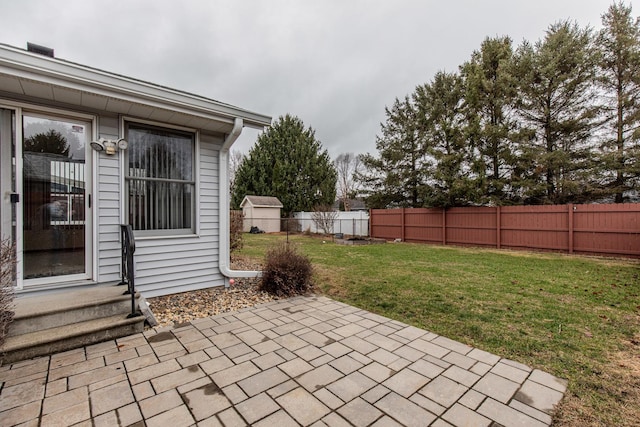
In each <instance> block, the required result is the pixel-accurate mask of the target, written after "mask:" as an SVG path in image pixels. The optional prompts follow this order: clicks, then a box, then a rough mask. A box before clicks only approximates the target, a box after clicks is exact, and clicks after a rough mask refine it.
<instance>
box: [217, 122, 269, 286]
mask: <svg viewBox="0 0 640 427" xmlns="http://www.w3.org/2000/svg"><path fill="white" fill-rule="evenodd" d="M243 125H244V122H243V120H242V119H241V118H239V117H236V118H235V120H234V122H233V129H232V130H231V133H229V135H227V137H226V138H225V140H224V143H223V144H222V148H221V149H220V154H219V155H218V157H219V159H220V164H219V169H220V183H219V186H220V197H219V201H220V230H219V232H218V235H219V236H220V237H219V239H220V240H219V248H220V252H219V257H218V268H219V269H220V273H222V274H223V275H224V276H225V282H224V286H225V288H228V287H229V278H231V277H260V275H261V274H262V272H260V271H243V270H232V269H231V267H230V265H231V249H230V248H229V208H230V206H229V150H230V148H231V146H232V145H233V143H234V142H235V141H236V139H238V137H239V136H240V134H241V133H242V127H243Z"/></svg>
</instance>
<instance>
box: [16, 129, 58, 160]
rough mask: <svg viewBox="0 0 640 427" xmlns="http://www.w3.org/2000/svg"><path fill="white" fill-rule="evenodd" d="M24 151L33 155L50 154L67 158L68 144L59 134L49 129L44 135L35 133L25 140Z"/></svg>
mask: <svg viewBox="0 0 640 427" xmlns="http://www.w3.org/2000/svg"><path fill="white" fill-rule="evenodd" d="M24 151H29V152H33V153H51V154H60V155H62V156H65V157H67V156H69V143H68V142H67V138H65V137H64V136H63V135H62V134H61V133H60V132H58V131H57V130H54V129H49V130H48V131H46V132H44V133H37V134H35V135H33V136H30V137H28V138H25V140H24Z"/></svg>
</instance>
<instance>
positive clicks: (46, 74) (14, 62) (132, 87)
mask: <svg viewBox="0 0 640 427" xmlns="http://www.w3.org/2000/svg"><path fill="white" fill-rule="evenodd" d="M0 73H4V74H8V75H13V76H16V77H19V78H25V79H30V80H35V81H40V82H44V83H48V84H52V85H57V86H62V87H68V88H71V89H76V90H81V91H87V92H90V93H95V94H98V95H102V96H108V97H112V98H117V99H122V100H125V101H129V102H134V103H142V104H146V105H151V106H154V107H157V108H164V109H170V110H172V111H179V112H183V113H186V114H191V115H195V116H198V117H203V118H206V119H213V120H218V121H222V122H224V123H229V124H233V122H234V119H235V118H237V117H241V118H242V119H243V121H244V124H245V126H248V127H252V128H257V129H263V128H264V127H266V126H269V125H270V124H271V117H269V116H265V115H262V114H258V113H253V112H251V111H247V110H243V109H241V108H238V107H234V106H232V105H228V104H224V103H221V102H218V101H215V100H212V99H208V98H204V97H201V96H198V95H193V94H190V93H187V92H181V91H178V90H175V89H171V88H167V87H164V86H159V85H154V84H151V83H147V82H144V81H141V80H135V79H132V78H129V77H125V76H120V75H117V74H112V73H108V72H105V71H102V70H98V69H94V68H90V67H86V66H82V65H79V64H75V63H71V62H67V61H61V60H58V59H55V58H48V57H44V56H42V55H39V54H34V53H31V52H26V51H23V50H21V49H17V48H13V47H10V46H6V45H0ZM221 119H222V120H221Z"/></svg>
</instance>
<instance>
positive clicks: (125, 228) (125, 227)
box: [119, 224, 140, 317]
mask: <svg viewBox="0 0 640 427" xmlns="http://www.w3.org/2000/svg"><path fill="white" fill-rule="evenodd" d="M120 233H121V236H122V281H121V282H120V283H119V285H127V290H126V291H125V292H124V293H123V295H131V314H129V315H128V316H127V317H136V316H139V315H140V314H139V313H138V312H137V311H136V287H135V278H134V276H135V274H134V269H133V254H134V252H135V251H136V241H135V239H134V237H133V229H132V228H131V225H129V224H122V225H121V226H120Z"/></svg>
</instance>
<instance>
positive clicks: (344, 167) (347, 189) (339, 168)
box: [333, 153, 361, 212]
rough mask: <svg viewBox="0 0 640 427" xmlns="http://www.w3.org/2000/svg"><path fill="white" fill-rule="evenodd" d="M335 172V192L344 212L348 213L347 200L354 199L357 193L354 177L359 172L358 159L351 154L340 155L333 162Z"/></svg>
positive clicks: (349, 208) (356, 182) (356, 183)
mask: <svg viewBox="0 0 640 427" xmlns="http://www.w3.org/2000/svg"><path fill="white" fill-rule="evenodd" d="M333 163H334V165H335V168H336V172H337V173H338V182H337V184H338V185H337V186H338V188H337V192H338V197H339V199H340V201H341V202H342V205H343V206H344V210H345V211H347V212H348V211H350V210H351V206H350V205H349V200H350V199H352V198H354V197H355V196H356V194H357V192H358V181H357V180H356V175H357V174H358V172H360V169H361V164H360V157H359V156H357V155H355V154H353V153H342V154H340V155H339V156H338V157H336V159H335V160H334V162H333Z"/></svg>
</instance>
